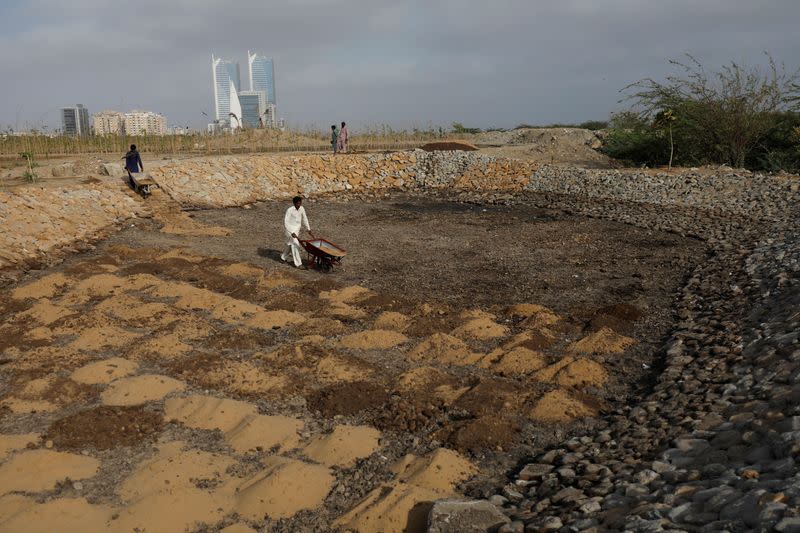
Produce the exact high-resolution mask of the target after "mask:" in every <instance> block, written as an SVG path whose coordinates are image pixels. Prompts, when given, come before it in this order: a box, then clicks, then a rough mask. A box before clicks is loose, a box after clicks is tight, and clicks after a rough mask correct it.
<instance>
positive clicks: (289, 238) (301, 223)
mask: <svg viewBox="0 0 800 533" xmlns="http://www.w3.org/2000/svg"><path fill="white" fill-rule="evenodd" d="M292 203H293V204H294V205H292V206H291V207H290V208H289V209H287V210H286V215H285V216H284V217H283V231H284V233H285V235H286V250H284V252H283V253H282V254H281V259H282V260H284V261H288V260H289V256H291V257H292V260H293V262H294V266H296V267H298V268H300V267H301V266H303V259H302V258H301V257H300V253H301V251H302V248H301V246H300V241H299V240H298V239H299V236H300V232H301V231H302V229H303V228H306V231H307V232H308V234H309V235H311V237H314V234H313V233H311V226H309V224H308V217H307V216H306V210H305V208H304V207H303V198H302V197H300V196H295V197H294V198H292Z"/></svg>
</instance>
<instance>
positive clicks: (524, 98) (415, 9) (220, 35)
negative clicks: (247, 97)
mask: <svg viewBox="0 0 800 533" xmlns="http://www.w3.org/2000/svg"><path fill="white" fill-rule="evenodd" d="M798 21H800V1H798V0H669V1H666V0H484V1H473V0H410V1H394V0H339V1H329V0H280V1H276V0H128V1H125V2H121V1H115V0H69V1H65V0H0V128H3V129H4V128H5V127H6V126H9V125H10V126H12V127H14V126H15V125H16V126H17V127H25V126H28V127H34V126H38V125H40V124H42V123H45V124H49V125H50V127H53V126H58V125H59V124H58V121H59V117H58V108H60V107H64V106H69V105H74V104H76V103H82V104H84V105H86V106H87V107H88V108H89V110H90V112H97V111H101V110H103V109H115V110H120V111H127V110H130V109H133V108H137V109H146V110H152V111H156V112H159V113H162V114H164V115H166V116H167V120H168V121H169V123H170V124H180V125H189V126H192V127H204V125H205V124H206V123H207V122H208V119H207V118H206V117H204V116H202V114H201V112H202V111H205V112H206V113H208V114H209V115H213V110H214V105H213V92H212V91H213V89H212V83H211V54H212V52H213V53H214V54H215V55H217V56H221V57H225V58H230V59H235V60H238V61H239V63H240V66H241V70H242V78H243V81H244V80H246V72H247V50H248V49H251V50H256V51H259V52H261V53H263V54H265V55H267V56H272V57H273V58H274V59H275V72H276V94H277V104H278V114H279V116H282V117H285V118H286V119H287V121H288V122H289V124H290V125H292V126H296V127H306V126H310V125H320V126H322V125H327V124H331V123H333V122H335V121H341V120H347V121H348V122H349V123H350V124H351V125H353V126H355V127H356V128H358V127H363V126H366V125H379V124H389V125H391V126H393V127H395V128H407V127H411V126H417V127H426V126H428V125H429V124H433V125H449V124H450V123H452V122H453V121H458V122H462V123H464V124H466V125H469V126H476V127H488V126H499V127H510V126H514V125H516V124H518V123H522V122H526V123H535V124H546V123H552V122H580V121H583V120H588V119H603V118H606V117H608V114H609V112H611V111H614V110H615V109H618V108H619V105H618V104H617V101H618V100H619V98H620V95H619V92H618V91H619V89H620V88H621V87H623V86H624V85H626V84H627V83H629V82H632V81H634V80H636V79H639V78H642V77H645V76H656V77H658V76H662V75H664V74H665V73H666V72H667V71H668V64H667V59H668V58H677V57H680V56H681V55H682V54H685V53H691V54H694V55H696V56H697V57H699V58H700V59H702V61H703V62H704V63H705V64H706V65H708V66H710V67H716V66H719V65H720V64H722V63H726V62H729V61H731V60H736V61H743V62H748V63H751V64H752V63H762V62H763V56H762V52H763V51H765V50H766V51H769V52H770V53H771V54H772V55H773V56H774V58H775V59H776V60H778V61H783V62H785V63H786V65H787V67H790V68H791V69H796V68H797V67H798V66H800V31H798ZM244 85H246V81H245V82H244Z"/></svg>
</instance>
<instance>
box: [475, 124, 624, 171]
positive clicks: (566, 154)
mask: <svg viewBox="0 0 800 533" xmlns="http://www.w3.org/2000/svg"><path fill="white" fill-rule="evenodd" d="M472 140H473V142H474V143H475V145H476V146H478V147H479V148H480V149H481V151H482V152H486V153H488V154H490V155H493V156H500V157H503V156H505V157H518V158H525V159H534V160H536V161H540V162H542V163H555V164H567V165H578V166H585V167H587V168H610V167H611V166H613V160H612V159H610V158H609V157H608V156H606V155H604V154H602V153H600V152H598V151H597V150H598V148H600V146H601V144H602V142H601V140H600V137H599V136H598V134H597V133H596V132H593V131H591V130H586V129H582V128H519V129H515V130H511V131H492V132H484V133H479V134H477V135H475V136H474V137H473V138H472Z"/></svg>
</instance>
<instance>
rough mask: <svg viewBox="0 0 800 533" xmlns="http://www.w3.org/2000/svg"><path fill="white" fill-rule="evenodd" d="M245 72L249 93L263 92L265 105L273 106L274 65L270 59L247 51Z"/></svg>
mask: <svg viewBox="0 0 800 533" xmlns="http://www.w3.org/2000/svg"><path fill="white" fill-rule="evenodd" d="M247 72H248V77H249V78H250V90H251V91H264V93H266V95H267V103H268V104H275V103H276V100H275V65H274V63H273V61H272V58H271V57H266V56H262V55H260V54H257V53H255V52H252V53H251V52H250V50H248V51H247Z"/></svg>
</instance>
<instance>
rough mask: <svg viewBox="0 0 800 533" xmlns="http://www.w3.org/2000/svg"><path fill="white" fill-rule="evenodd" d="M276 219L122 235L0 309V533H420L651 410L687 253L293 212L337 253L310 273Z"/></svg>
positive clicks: (594, 232) (396, 201)
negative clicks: (630, 411) (131, 531)
mask: <svg viewBox="0 0 800 533" xmlns="http://www.w3.org/2000/svg"><path fill="white" fill-rule="evenodd" d="M285 208H286V204H285V203H283V202H264V203H258V204H255V205H254V206H252V208H249V209H239V208H228V209H219V210H209V211H196V212H193V213H191V217H192V218H193V220H194V223H195V224H196V225H198V227H204V226H207V227H210V228H224V229H225V230H227V231H208V232H205V233H207V234H206V235H203V236H193V235H191V234H184V235H176V234H168V233H164V232H162V231H160V226H161V224H160V223H159V222H158V221H156V220H142V219H139V220H136V221H135V223H134V224H132V225H131V227H128V228H127V229H125V230H123V231H121V232H119V233H117V234H115V235H113V236H111V237H110V238H108V239H107V240H105V241H103V242H102V243H100V244H99V245H98V246H97V248H96V249H95V250H93V251H91V252H87V253H82V254H77V255H73V256H71V257H69V258H68V259H67V260H66V261H65V262H64V263H63V264H61V265H59V266H56V267H53V268H48V269H46V270H42V271H38V272H31V273H29V275H28V276H26V277H25V278H24V279H22V280H20V281H19V282H17V283H15V284H12V285H9V286H6V287H4V288H3V289H1V290H0V291H1V292H2V297H0V302H2V303H0V318H2V326H0V350H2V352H1V353H0V361H2V366H1V367H0V368H2V381H0V417H2V418H0V433H1V434H0V459H2V457H3V456H4V455H5V454H9V455H10V456H11V457H12V461H13V462H12V461H8V462H6V463H3V464H2V465H0V479H6V480H12V479H13V480H12V481H9V483H8V484H7V485H2V484H0V485H2V486H3V487H4V488H3V489H2V492H3V494H4V495H0V504H4V505H7V506H8V507H4V508H7V509H11V511H8V513H10V514H8V516H11V517H12V518H11V519H10V521H8V522H7V523H6V526H7V527H8V528H9V529H8V530H9V531H15V529H13V528H14V527H16V526H15V524H23V523H25V522H24V520H25V519H28V518H30V517H31V516H37V517H39V519H40V520H41V524H42V527H46V526H47V524H48V523H51V524H59V525H60V527H62V528H68V527H72V528H73V529H74V530H76V531H78V530H84V531H85V530H88V529H87V528H90V529H91V528H92V527H95V526H96V527H97V528H108V529H109V530H112V531H113V530H123V529H124V528H135V527H139V528H144V529H146V530H147V531H162V530H163V531H180V530H183V529H184V528H195V530H202V531H221V530H223V529H224V528H226V527H229V526H233V525H234V524H235V523H237V524H239V525H240V526H245V525H247V526H249V527H254V528H262V527H265V526H266V527H268V530H270V531H311V530H314V531H324V530H328V529H335V528H344V529H347V528H350V529H355V530H359V531H403V530H406V528H408V530H411V531H416V530H419V529H420V528H421V527H422V528H423V529H424V517H425V516H427V509H428V507H429V503H430V502H431V501H433V500H436V499H440V498H443V497H448V496H453V495H458V494H470V493H478V494H479V493H481V491H482V487H489V486H497V485H502V484H503V483H504V481H505V479H506V473H507V472H508V470H509V469H510V468H512V467H514V465H516V464H517V463H518V462H519V461H521V460H522V459H524V458H525V457H529V456H532V455H533V454H535V453H537V452H538V451H540V450H543V449H545V448H546V447H547V446H548V445H552V444H554V443H556V442H558V441H561V440H563V439H564V438H565V437H567V436H569V435H570V434H573V433H576V432H578V431H581V432H586V431H592V428H594V427H595V425H596V424H599V423H600V422H599V419H600V418H601V417H602V416H603V415H604V414H605V413H608V412H612V411H614V409H616V408H617V407H619V406H620V405H624V404H625V403H627V402H629V401H635V399H636V398H637V397H639V396H640V395H641V394H643V393H645V392H647V390H648V386H649V383H650V381H651V379H652V377H653V373H654V370H653V369H654V368H656V367H657V366H658V365H659V361H658V358H659V354H660V349H661V347H662V345H663V343H664V341H665V338H666V336H667V335H668V334H669V332H670V330H671V327H672V325H673V324H674V322H675V316H674V309H673V304H674V296H675V294H676V292H677V291H678V290H679V288H680V287H682V286H683V284H684V282H685V276H686V273H687V272H688V271H689V270H690V268H691V267H692V266H693V265H694V264H696V263H698V262H701V261H703V258H704V255H705V253H706V249H705V246H704V245H703V243H702V242H700V241H698V240H695V239H692V238H688V237H683V236H680V235H677V234H672V233H666V232H658V231H650V230H645V229H640V228H636V227H634V226H630V225H626V224H622V223H617V222H611V221H607V220H600V219H593V218H587V217H581V216H576V215H572V214H569V213H567V212H565V211H561V210H558V209H542V208H537V207H533V206H531V205H524V204H520V205H500V206H497V205H495V206H488V205H472V204H460V203H455V202H447V201H439V200H434V199H431V198H425V197H422V196H416V195H401V194H394V195H387V196H386V197H385V198H383V199H371V200H360V199H356V198H349V197H343V198H339V199H338V200H337V199H333V198H330V199H324V198H323V199H317V200H315V201H309V202H307V204H306V209H307V211H308V213H309V217H310V219H311V223H312V227H313V228H314V230H315V232H316V233H317V234H318V235H322V236H324V237H326V238H328V239H329V240H331V241H333V242H335V243H337V244H339V245H341V246H343V247H344V248H346V249H347V250H348V255H347V257H346V258H345V259H344V261H343V267H342V268H341V269H336V270H335V271H334V273H332V274H322V273H318V272H316V271H299V270H295V269H293V268H291V267H289V266H287V265H286V264H284V263H282V262H281V261H280V259H279V255H280V251H281V249H282V246H283V242H282V231H281V220H282V215H283V211H284V210H285ZM195 233H204V232H195ZM225 233H228V234H227V235H226V234H225ZM27 448H30V449H27ZM34 453H41V454H42V457H40V458H30V459H28V456H29V455H30V454H34ZM54 454H61V455H54ZM26 459H27V460H26ZM34 459H36V460H35V461H34ZM50 461H52V464H58V465H60V467H59V469H58V471H56V472H53V471H52V470H47V469H43V468H42V466H41V465H45V464H51V463H50ZM32 465H39V466H32ZM12 467H13V468H14V469H15V470H14V472H16V473H17V474H19V472H23V475H22V476H20V475H17V476H12V472H11V468H12ZM27 469H30V471H28V470H27ZM62 470H63V471H62ZM26 472H27V474H25V473H26ZM23 478H24V479H23ZM65 480H66V481H65ZM165 484H166V485H168V486H169V489H165V486H164V485H165ZM51 497H57V499H53V500H52V501H49V503H47V504H44V505H43V504H36V503H35V501H37V499H38V500H39V501H43V500H42V498H44V499H49V498H51ZM178 503H180V504H181V505H183V504H185V505H183V506H181V507H180V510H179V511H175V509H176V505H178ZM192 509H195V510H194V511H193V510H192ZM65 516H70V517H72V518H71V519H72V520H75V522H74V523H72V522H64V517H65ZM76 517H79V518H76ZM0 519H2V517H0ZM48 521H50V522H48ZM97 530H99V529H97ZM258 530H259V531H260V530H261V529H258ZM64 531H71V530H70V529H64ZM231 531H234V530H233V529H232V530H231ZM236 531H238V529H236ZM242 531H243V530H242Z"/></svg>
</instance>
